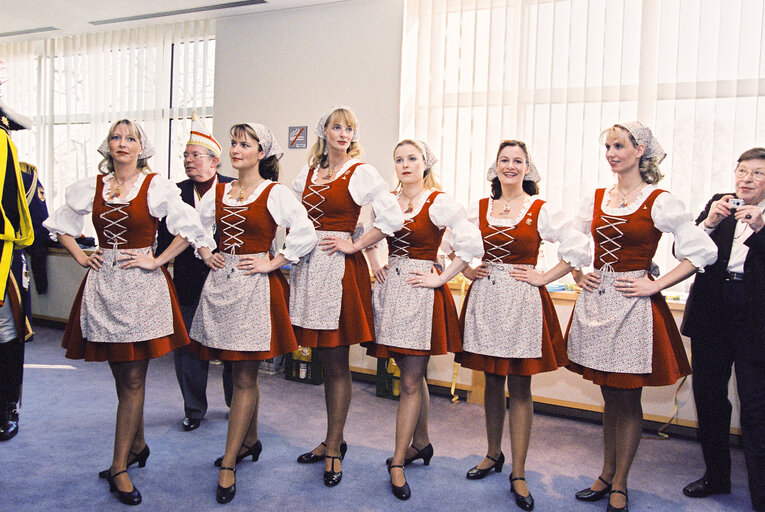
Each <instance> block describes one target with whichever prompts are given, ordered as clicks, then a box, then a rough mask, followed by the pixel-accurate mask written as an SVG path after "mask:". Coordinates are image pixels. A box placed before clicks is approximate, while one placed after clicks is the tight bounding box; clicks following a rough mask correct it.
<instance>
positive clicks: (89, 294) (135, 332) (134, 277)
mask: <svg viewBox="0 0 765 512" xmlns="http://www.w3.org/2000/svg"><path fill="white" fill-rule="evenodd" d="M130 250H131V251H135V252H137V253H141V254H151V253H152V248H151V247H143V248H140V249H130ZM122 255H123V250H120V249H103V261H104V264H103V265H102V266H101V268H100V269H99V270H94V269H90V270H89V271H88V274H87V276H86V278H85V288H84V290H83V294H82V306H81V308H80V324H81V326H82V336H83V338H85V339H86V340H88V341H91V342H95V343H101V342H103V343H133V342H137V341H146V340H151V339H154V338H161V337H163V336H169V335H171V334H173V332H174V331H173V310H172V306H171V304H170V290H169V288H168V284H167V278H166V277H165V274H164V273H163V272H162V270H161V269H155V270H144V269H142V268H130V269H123V268H120V265H121V264H122V263H121V262H119V261H117V259H118V258H120V257H121V256H122Z"/></svg>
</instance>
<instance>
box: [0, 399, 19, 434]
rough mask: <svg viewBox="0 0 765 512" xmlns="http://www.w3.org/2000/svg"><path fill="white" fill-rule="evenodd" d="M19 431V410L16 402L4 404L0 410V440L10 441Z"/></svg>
mask: <svg viewBox="0 0 765 512" xmlns="http://www.w3.org/2000/svg"><path fill="white" fill-rule="evenodd" d="M18 433H19V411H18V409H16V404H15V403H13V402H11V403H8V404H6V406H5V407H4V409H3V410H1V411H0V441H10V440H11V439H13V437H14V436H15V435H16V434H18Z"/></svg>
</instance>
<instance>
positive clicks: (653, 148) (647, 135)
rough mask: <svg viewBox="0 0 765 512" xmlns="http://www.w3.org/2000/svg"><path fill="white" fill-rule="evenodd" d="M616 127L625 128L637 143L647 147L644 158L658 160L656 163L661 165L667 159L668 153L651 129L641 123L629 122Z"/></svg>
mask: <svg viewBox="0 0 765 512" xmlns="http://www.w3.org/2000/svg"><path fill="white" fill-rule="evenodd" d="M616 126H619V127H621V128H624V129H625V130H627V131H628V132H630V134H631V135H632V137H633V138H634V139H635V142H637V143H638V144H642V145H643V146H644V147H645V151H644V152H643V156H642V157H641V159H642V158H656V163H659V164H660V163H661V162H662V161H663V160H664V159H665V158H666V157H667V153H666V152H665V151H664V148H662V147H661V144H659V141H658V140H656V137H654V136H653V133H652V132H651V129H650V128H648V127H647V126H645V125H644V124H642V123H640V122H639V121H628V122H626V123H618V124H617V125H616Z"/></svg>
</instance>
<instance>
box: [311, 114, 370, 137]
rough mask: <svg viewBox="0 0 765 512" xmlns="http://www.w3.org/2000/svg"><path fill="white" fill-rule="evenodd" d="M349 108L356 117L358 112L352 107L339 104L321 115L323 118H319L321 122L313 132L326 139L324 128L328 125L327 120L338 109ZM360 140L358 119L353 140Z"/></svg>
mask: <svg viewBox="0 0 765 512" xmlns="http://www.w3.org/2000/svg"><path fill="white" fill-rule="evenodd" d="M341 109H343V110H347V111H349V112H351V113H352V114H353V117H356V113H355V112H353V110H351V107H346V106H345V105H338V106H335V107H332V108H331V109H329V110H327V111H326V112H325V113H324V115H322V116H321V119H319V123H318V124H317V125H316V126H315V127H314V129H313V132H314V133H315V134H316V136H317V137H319V138H320V139H324V140H326V137H325V136H324V128H325V127H326V124H327V120H328V119H329V118H330V117H331V116H332V114H334V113H335V111H337V110H341ZM358 141H359V126H358V121H357V122H356V128H354V130H353V138H352V139H351V142H358Z"/></svg>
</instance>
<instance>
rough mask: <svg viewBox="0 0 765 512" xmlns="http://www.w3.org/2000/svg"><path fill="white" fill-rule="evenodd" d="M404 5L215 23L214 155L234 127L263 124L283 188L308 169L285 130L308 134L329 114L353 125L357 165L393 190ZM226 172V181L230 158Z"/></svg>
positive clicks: (361, 3)
mask: <svg viewBox="0 0 765 512" xmlns="http://www.w3.org/2000/svg"><path fill="white" fill-rule="evenodd" d="M402 30H403V0H357V1H350V2H340V3H335V4H329V5H321V6H315V7H306V8H301V9H289V10H284V11H276V12H269V13H263V14H255V15H251V16H240V17H233V18H223V19H221V20H219V21H218V22H217V27H216V56H215V121H214V133H215V136H216V138H218V140H219V141H220V142H221V145H222V146H224V147H225V146H226V145H227V144H228V142H229V140H230V139H229V137H228V128H229V127H230V126H231V125H233V124H235V123H237V122H246V121H254V122H259V123H263V124H265V125H266V126H268V127H269V128H271V130H272V131H273V132H274V134H275V135H276V138H277V140H278V141H279V144H281V146H282V148H283V149H284V152H285V155H284V157H283V158H282V160H281V169H282V171H281V172H282V176H281V179H280V181H281V182H282V183H290V182H291V181H292V179H293V178H294V177H295V176H296V175H297V173H298V171H299V170H300V168H301V167H302V166H303V165H304V164H305V163H306V158H307V150H297V149H293V150H290V149H287V129H288V127H289V126H291V125H292V126H297V125H306V126H308V127H309V137H308V147H309V148H310V146H311V144H313V142H314V141H315V140H316V137H315V135H313V131H312V129H313V126H314V125H315V124H316V123H317V122H318V120H319V118H320V117H321V115H322V114H323V113H324V112H325V111H326V110H328V109H329V108H330V107H332V106H335V105H343V104H344V105H348V106H350V107H351V108H353V110H354V111H355V112H356V115H357V116H358V118H359V125H360V129H361V131H360V133H361V144H362V146H363V148H364V149H365V151H364V155H363V160H364V161H366V162H369V163H371V164H372V165H374V166H376V167H377V168H378V169H379V170H380V172H381V173H382V174H383V176H385V177H386V178H387V179H389V180H390V181H391V185H393V162H392V160H393V157H392V154H393V147H394V146H395V144H396V142H398V119H399V115H398V111H399V96H400V93H399V91H400V81H401V79H400V76H401V38H402ZM224 172H226V173H227V174H229V173H231V165H230V162H229V160H228V154H226V155H225V156H224Z"/></svg>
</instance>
